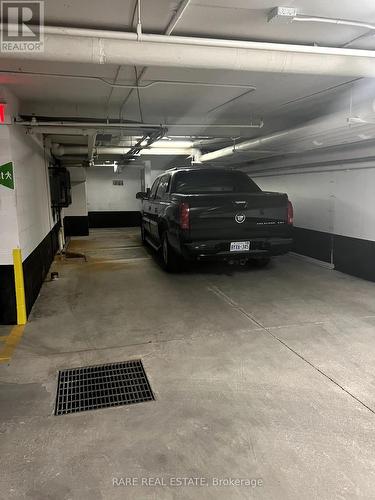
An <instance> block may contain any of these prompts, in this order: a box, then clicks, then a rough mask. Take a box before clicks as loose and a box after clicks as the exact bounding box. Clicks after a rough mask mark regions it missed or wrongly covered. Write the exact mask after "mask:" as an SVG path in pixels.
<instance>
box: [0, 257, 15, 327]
mask: <svg viewBox="0 0 375 500" xmlns="http://www.w3.org/2000/svg"><path fill="white" fill-rule="evenodd" d="M16 323H17V306H16V292H15V287H14V270H13V265H7V266H0V325H15V324H16Z"/></svg>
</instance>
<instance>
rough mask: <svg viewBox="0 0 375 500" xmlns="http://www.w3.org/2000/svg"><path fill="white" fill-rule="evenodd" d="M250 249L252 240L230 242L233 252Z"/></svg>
mask: <svg viewBox="0 0 375 500" xmlns="http://www.w3.org/2000/svg"><path fill="white" fill-rule="evenodd" d="M249 250H250V241H232V243H231V244H230V251H231V252H248V251H249Z"/></svg>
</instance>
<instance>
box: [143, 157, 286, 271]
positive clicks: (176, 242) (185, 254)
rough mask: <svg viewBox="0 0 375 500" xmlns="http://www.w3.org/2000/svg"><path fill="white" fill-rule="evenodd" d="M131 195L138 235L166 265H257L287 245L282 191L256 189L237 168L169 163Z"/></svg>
mask: <svg viewBox="0 0 375 500" xmlns="http://www.w3.org/2000/svg"><path fill="white" fill-rule="evenodd" d="M137 198H138V199H141V200H142V222H141V230H142V241H143V242H144V243H148V244H150V245H151V246H152V247H153V248H154V249H155V250H161V257H162V262H163V265H164V268H165V269H166V270H167V271H177V270H178V269H179V268H180V265H181V262H183V261H184V260H212V259H213V260H226V261H228V262H230V263H234V262H239V263H241V264H245V263H247V262H249V261H250V262H252V263H254V264H255V265H258V266H263V265H266V264H267V263H268V262H269V260H270V257H271V256H272V255H281V254H284V253H287V252H288V251H289V250H290V248H291V245H292V225H293V207H292V204H291V202H290V201H289V200H288V196H287V195H286V194H284V193H271V192H264V191H262V190H261V189H260V188H259V187H258V186H257V185H256V184H255V182H254V181H252V180H251V179H250V178H249V177H248V175H246V174H245V173H244V172H240V171H238V170H227V169H225V170H224V169H219V168H214V167H206V166H205V167H200V168H198V167H191V168H174V169H171V170H168V171H166V172H165V173H163V174H162V175H159V176H158V177H157V178H156V180H155V182H154V184H153V185H152V188H151V190H150V189H149V190H148V191H147V192H146V193H143V192H141V193H137Z"/></svg>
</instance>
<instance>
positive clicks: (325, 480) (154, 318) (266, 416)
mask: <svg viewBox="0 0 375 500" xmlns="http://www.w3.org/2000/svg"><path fill="white" fill-rule="evenodd" d="M70 250H71V251H72V252H75V253H79V252H84V253H85V254H86V255H87V262H85V261H84V260H83V259H71V260H66V261H56V263H55V264H54V265H53V269H54V270H57V271H58V272H59V273H60V279H59V280H58V281H53V282H46V283H45V284H44V286H43V289H42V291H41V295H40V297H39V299H38V301H37V303H36V304H35V306H34V309H33V312H32V316H31V318H30V322H29V323H28V325H27V327H26V329H25V332H24V336H23V338H22V340H21V342H20V344H19V345H18V347H17V349H16V351H15V352H14V355H13V357H12V360H11V362H10V363H9V364H2V365H0V378H1V387H0V389H1V390H0V420H1V422H0V429H1V433H2V434H1V437H0V439H1V444H0V449H1V455H0V467H1V478H0V485H1V489H0V491H1V494H0V496H1V498H4V499H7V500H8V499H9V500H11V499H21V498H27V499H35V500H47V499H48V500H49V499H51V500H52V499H53V500H63V499H64V500H68V499H74V500H76V499H77V500H86V499H87V500H92V499H95V500H96V499H111V500H112V499H115V500H116V499H137V500H140V499H141V500H144V499H162V500H169V499H197V498H199V499H215V500H217V499H223V500H228V499H232V498H233V499H237V498H246V499H247V498H259V499H266V500H271V499H277V500H279V499H288V500H289V499H296V500H301V499H306V500H307V499H319V500H323V499H327V500H328V499H329V500H332V499H354V498H360V499H373V498H374V496H375V494H374V492H375V439H374V435H375V416H374V409H375V384H374V375H373V367H374V359H375V284H373V283H369V282H366V281H362V280H359V279H356V278H352V277H349V276H346V275H343V274H340V273H338V272H335V271H332V270H329V269H325V268H322V267H319V266H317V265H315V264H311V263H308V262H304V261H301V260H300V259H297V258H295V257H293V256H285V257H281V258H277V259H275V261H274V262H273V263H272V264H271V265H270V267H269V268H267V269H263V270H255V269H245V268H239V269H238V268H230V267H226V266H217V265H210V266H209V267H197V268H195V269H192V270H190V271H188V272H186V273H184V274H181V275H175V276H173V275H168V274H166V273H164V272H163V271H162V270H161V269H160V268H159V267H158V265H157V262H156V261H155V259H154V258H153V257H152V255H151V254H149V253H148V252H147V251H146V250H145V249H143V248H142V247H140V241H139V236H138V233H137V231H135V230H133V229H132V230H96V231H92V235H91V236H90V237H89V238H81V239H78V240H75V241H73V242H72V244H71V246H70ZM0 333H1V332H0ZM137 358H142V360H143V363H144V366H145V369H146V371H147V374H148V377H149V380H150V382H151V385H152V388H153V390H154V392H155V395H156V401H154V402H148V403H142V404H138V405H133V406H126V407H118V408H112V409H105V410H98V411H91V412H84V413H79V414H73V415H67V416H59V417H56V416H53V410H54V400H55V393H56V381H57V372H58V370H59V369H64V368H70V367H77V366H86V365H91V364H99V363H105V362H115V361H125V360H128V359H137ZM190 477H193V478H203V479H202V481H203V483H204V485H203V486H201V487H196V486H186V487H177V486H172V485H171V484H170V483H171V481H173V478H190ZM121 478H123V480H124V481H125V480H126V478H135V479H134V481H139V482H141V481H142V479H141V478H157V479H159V481H162V480H163V481H164V482H165V483H166V486H146V485H143V486H142V485H135V486H133V487H130V486H114V485H113V481H114V479H115V481H117V484H122V482H121V481H120V479H121ZM214 478H218V479H225V478H238V479H246V478H249V479H255V480H257V479H259V480H261V482H262V485H261V486H256V487H251V486H242V487H241V486H224V485H221V486H215V485H213V481H215V479H214ZM148 481H149V483H151V480H150V479H148ZM206 483H207V484H208V485H206Z"/></svg>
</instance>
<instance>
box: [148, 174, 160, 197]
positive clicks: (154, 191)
mask: <svg viewBox="0 0 375 500" xmlns="http://www.w3.org/2000/svg"><path fill="white" fill-rule="evenodd" d="M159 181H160V179H155V181H154V183H153V185H152V188H151V191H150V196H149V199H150V200H152V199H153V198H154V197H155V193H156V190H157V188H158V186H159Z"/></svg>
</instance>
